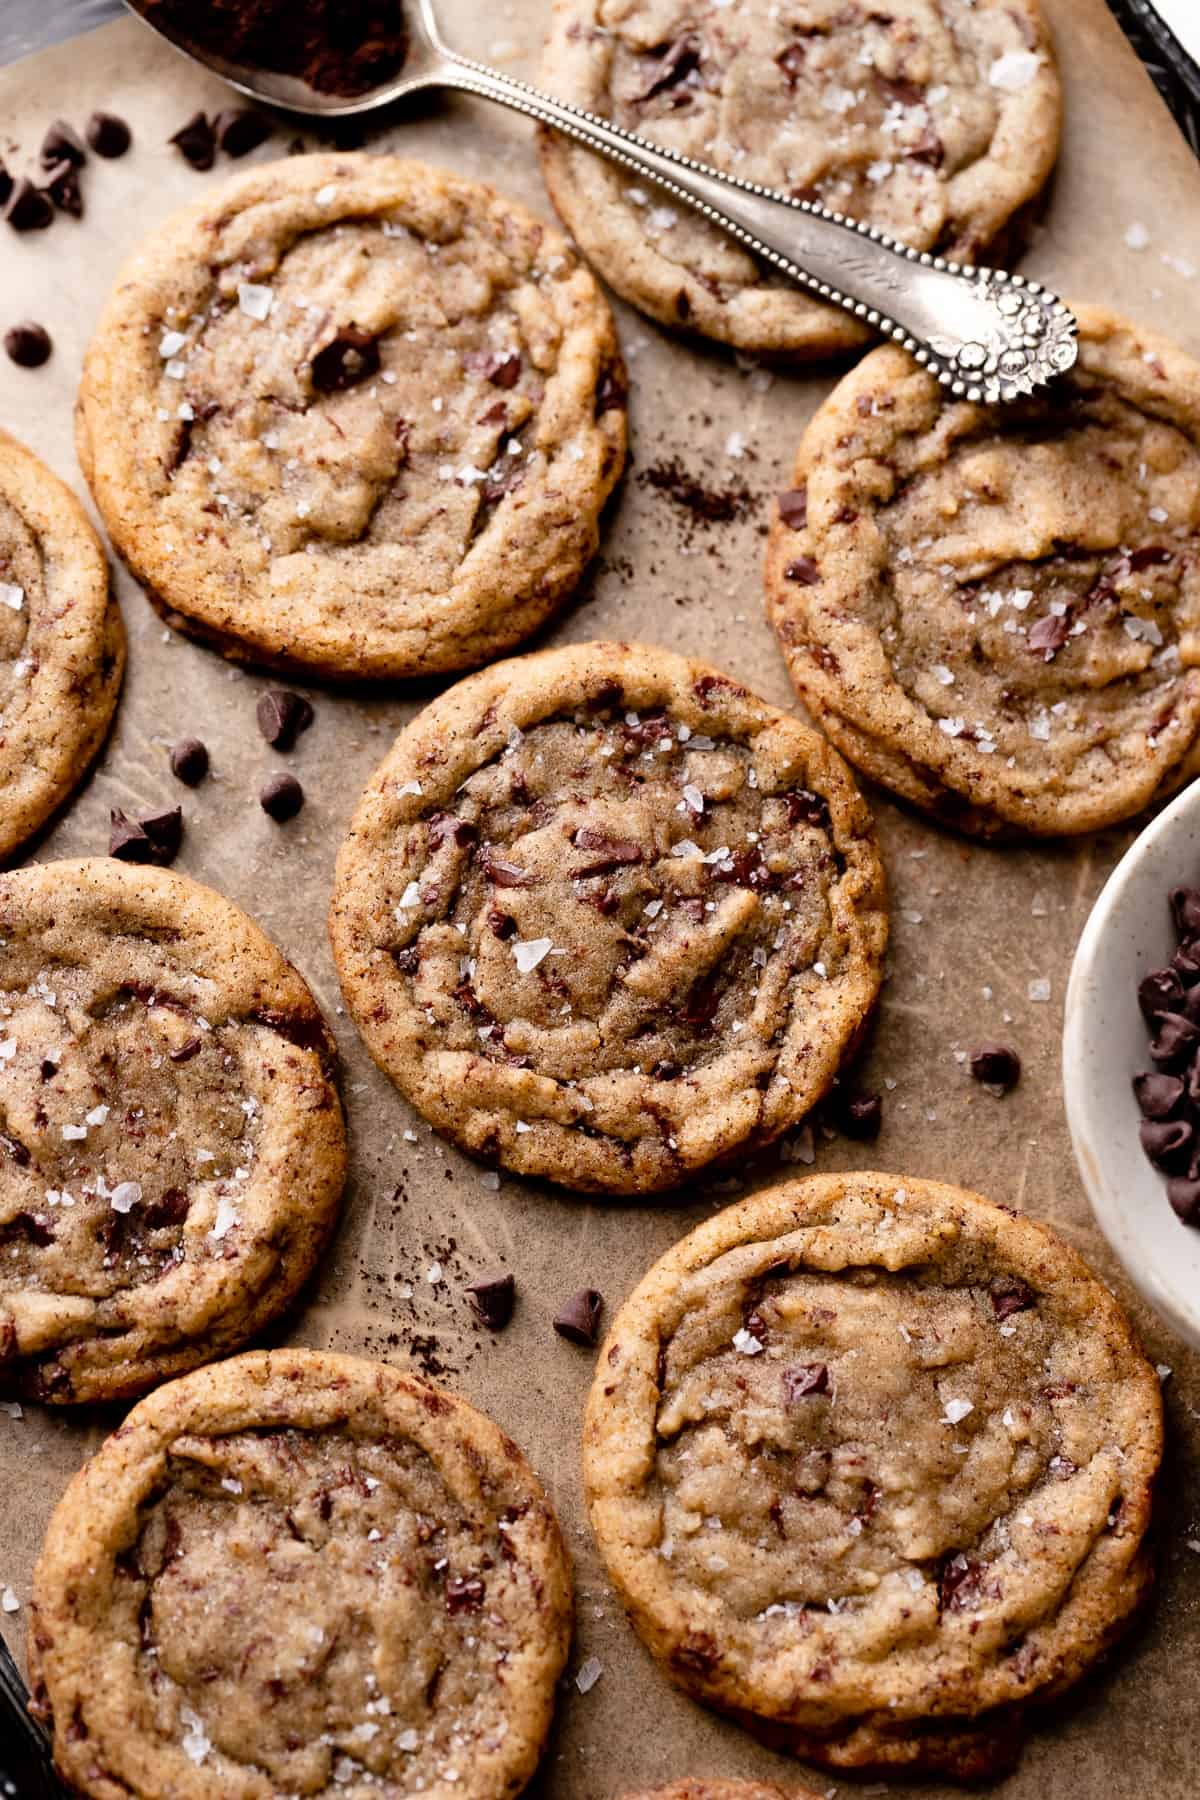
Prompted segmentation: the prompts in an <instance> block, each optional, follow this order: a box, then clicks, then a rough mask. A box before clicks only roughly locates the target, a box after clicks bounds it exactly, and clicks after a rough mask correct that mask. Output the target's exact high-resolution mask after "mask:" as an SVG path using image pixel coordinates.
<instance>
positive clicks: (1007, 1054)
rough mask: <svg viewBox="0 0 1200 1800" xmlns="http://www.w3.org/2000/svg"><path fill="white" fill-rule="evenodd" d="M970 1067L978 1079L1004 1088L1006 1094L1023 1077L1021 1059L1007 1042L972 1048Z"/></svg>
mask: <svg viewBox="0 0 1200 1800" xmlns="http://www.w3.org/2000/svg"><path fill="white" fill-rule="evenodd" d="M968 1067H969V1068H970V1071H971V1073H972V1075H973V1076H974V1077H975V1079H976V1081H985V1082H987V1084H988V1085H989V1087H998V1088H1003V1089H1004V1092H1005V1093H1006V1094H1007V1093H1008V1091H1009V1089H1010V1088H1015V1087H1016V1085H1017V1083H1018V1081H1020V1079H1021V1059H1020V1057H1019V1056H1018V1055H1017V1053H1016V1051H1015V1050H1010V1049H1009V1048H1008V1046H1007V1045H1006V1044H980V1046H979V1048H978V1050H972V1052H971V1056H970V1060H969V1063H968Z"/></svg>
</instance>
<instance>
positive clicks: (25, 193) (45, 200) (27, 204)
mask: <svg viewBox="0 0 1200 1800" xmlns="http://www.w3.org/2000/svg"><path fill="white" fill-rule="evenodd" d="M4 217H5V219H6V220H7V221H8V223H9V224H10V225H11V226H12V228H13V230H14V231H42V230H44V228H45V227H46V226H47V225H49V223H50V221H51V220H52V219H53V217H54V206H53V203H52V202H51V199H50V196H49V194H44V193H43V192H42V190H41V188H36V187H34V185H33V183H32V181H30V179H29V177H28V176H27V175H22V176H21V178H20V180H19V181H15V182H14V183H13V189H12V193H11V194H10V195H9V196H8V202H7V204H6V206H5V208H4Z"/></svg>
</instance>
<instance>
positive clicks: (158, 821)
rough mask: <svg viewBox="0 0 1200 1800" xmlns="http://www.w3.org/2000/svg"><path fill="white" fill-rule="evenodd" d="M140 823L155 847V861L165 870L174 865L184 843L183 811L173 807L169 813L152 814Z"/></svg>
mask: <svg viewBox="0 0 1200 1800" xmlns="http://www.w3.org/2000/svg"><path fill="white" fill-rule="evenodd" d="M138 822H139V824H140V825H141V828H142V830H143V831H144V832H145V834H146V836H147V837H148V838H149V839H150V842H151V843H152V844H153V846H154V857H153V860H154V861H155V862H156V863H158V864H160V866H161V867H163V868H166V866H167V864H168V863H173V862H174V861H175V858H176V857H177V856H178V855H179V846H180V845H181V844H182V843H183V811H182V809H181V808H180V807H178V806H172V807H171V808H170V809H169V811H167V812H161V813H151V815H150V816H149V818H144V819H141V820H139V821H138Z"/></svg>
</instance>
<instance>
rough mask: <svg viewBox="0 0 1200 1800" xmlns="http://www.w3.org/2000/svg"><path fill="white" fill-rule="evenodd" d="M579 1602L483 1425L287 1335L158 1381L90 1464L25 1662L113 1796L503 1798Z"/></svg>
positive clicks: (520, 1765) (541, 1717) (502, 1450)
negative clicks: (287, 1342)
mask: <svg viewBox="0 0 1200 1800" xmlns="http://www.w3.org/2000/svg"><path fill="white" fill-rule="evenodd" d="M570 1622H571V1587H570V1574H569V1570H568V1566H567V1562H566V1555H565V1552H564V1550H563V1546H562V1541H561V1538H560V1535H559V1530H558V1525H557V1523H556V1521H555V1518H554V1514H553V1512H552V1511H551V1508H550V1505H549V1503H548V1501H547V1500H546V1497H545V1495H544V1494H543V1492H542V1490H541V1488H540V1486H539V1485H538V1482H537V1480H536V1478H535V1477H534V1475H533V1474H532V1472H531V1470H530V1469H529V1466H528V1464H527V1463H526V1461H525V1459H524V1457H523V1456H522V1455H521V1452H520V1451H519V1450H518V1449H517V1447H516V1445H515V1444H513V1443H512V1442H511V1440H510V1439H508V1438H507V1437H505V1436H504V1434H503V1433H502V1432H501V1431H499V1430H498V1429H497V1428H496V1426H495V1425H493V1424H492V1423H491V1421H490V1420H489V1419H487V1418H485V1417H484V1416H483V1415H482V1414H480V1413H478V1412H476V1411H475V1410H474V1408H473V1407H471V1406H468V1405H467V1404H466V1402H465V1401H462V1400H459V1399H457V1398H455V1397H454V1396H452V1395H450V1394H446V1393H442V1392H441V1391H440V1390H438V1389H435V1388H431V1387H427V1386H426V1385H425V1384H424V1383H423V1382H420V1381H416V1380H414V1379H412V1378H411V1377H409V1376H406V1375H402V1374H400V1373H399V1372H397V1371H396V1370H393V1369H389V1368H386V1367H384V1366H381V1365H380V1364H378V1363H371V1362H365V1361H362V1360H360V1359H358V1358H354V1357H347V1356H335V1355H330V1354H325V1353H319V1352H315V1351H305V1350H273V1351H265V1352H258V1353H255V1354H251V1355H248V1356H241V1357H237V1358H235V1359H234V1360H232V1361H231V1362H226V1363H218V1364H215V1365H214V1366H213V1367H211V1368H207V1369H202V1370H199V1371H197V1372H196V1373H194V1374H192V1375H189V1376H185V1377H184V1378H183V1379H181V1380H179V1381H176V1382H172V1383H170V1384H169V1385H167V1386H166V1387H163V1388H160V1389H158V1391H157V1392H156V1393H154V1394H153V1395H151V1396H150V1397H149V1398H148V1399H147V1400H144V1401H142V1403H141V1404H140V1405H139V1406H137V1407H136V1408H135V1409H134V1411H133V1412H132V1413H131V1414H130V1415H129V1417H128V1419H127V1420H126V1421H125V1424H124V1425H123V1426H122V1427H121V1429H120V1430H119V1431H118V1432H116V1433H115V1435H114V1436H112V1437H110V1438H109V1439H108V1441H107V1443H106V1444H104V1445H103V1446H102V1448H101V1449H100V1451H99V1453H98V1454H97V1455H96V1456H95V1457H93V1458H92V1460H91V1462H90V1463H88V1464H87V1465H86V1466H85V1467H84V1468H83V1469H82V1470H81V1471H80V1473H79V1474H78V1475H77V1476H76V1477H75V1478H74V1480H73V1481H72V1483H71V1485H70V1486H69V1487H68V1489H67V1491H66V1493H65V1494H64V1496H63V1498H62V1500H61V1501H60V1502H59V1505H58V1508H57V1510H56V1512H55V1514H54V1516H53V1518H52V1519H51V1522H50V1527H49V1530H48V1532H47V1536H46V1542H45V1545H44V1547H43V1550H42V1554H41V1558H40V1560H39V1563H38V1566H37V1570H36V1572H35V1576H34V1600H33V1608H32V1617H31V1625H30V1643H31V1658H30V1660H31V1672H32V1674H33V1676H34V1682H35V1689H36V1692H37V1697H38V1700H39V1703H40V1707H41V1710H42V1713H43V1716H48V1717H52V1719H53V1723H54V1727H55V1750H56V1757H57V1761H58V1766H59V1768H60V1770H61V1771H62V1772H63V1774H64V1775H66V1776H67V1777H68V1779H69V1780H70V1781H71V1782H72V1783H73V1784H74V1785H75V1786H76V1787H77V1788H78V1789H79V1791H80V1792H81V1793H84V1794H87V1795H91V1796H95V1797H96V1800H117V1797H118V1796H122V1797H123V1796H128V1795H130V1794H132V1795H136V1796H139V1797H142V1800H157V1796H160V1795H163V1794H168V1793H169V1794H171V1795H173V1796H177V1800H284V1797H285V1796H287V1797H292V1800H294V1797H295V1796H299V1795H304V1796H307V1797H309V1800H315V1797H317V1796H328V1797H332V1796H334V1795H337V1796H339V1797H344V1800H371V1797H372V1796H375V1795H379V1794H386V1795H392V1796H408V1795H417V1794H420V1795H422V1796H425V1797H426V1800H508V1797H509V1796H512V1795H515V1794H517V1793H518V1792H519V1791H520V1790H521V1788H522V1787H523V1786H524V1785H525V1783H526V1781H527V1780H528V1779H529V1776H530V1775H531V1774H532V1772H533V1768H534V1764H535V1763H536V1761H537V1757H538V1754H539V1752H540V1749H541V1746H542V1741H543V1739H544V1737H545V1734H546V1730H547V1727H548V1725H549V1722H550V1713H551V1709H552V1706H553V1699H554V1687H555V1682H556V1680H557V1678H558V1676H559V1673H560V1672H561V1669H562V1666H563V1662H564V1660H565V1657H566V1651H567V1645H568V1641H569V1636H570Z"/></svg>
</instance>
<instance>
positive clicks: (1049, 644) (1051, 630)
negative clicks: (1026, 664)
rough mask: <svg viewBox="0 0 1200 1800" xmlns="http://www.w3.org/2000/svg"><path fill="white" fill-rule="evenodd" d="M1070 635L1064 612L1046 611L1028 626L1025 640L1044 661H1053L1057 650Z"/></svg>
mask: <svg viewBox="0 0 1200 1800" xmlns="http://www.w3.org/2000/svg"><path fill="white" fill-rule="evenodd" d="M1069 635H1070V627H1069V625H1068V624H1067V619H1066V614H1065V613H1047V614H1046V615H1045V617H1044V618H1041V619H1038V620H1036V621H1035V623H1034V624H1033V625H1031V626H1030V628H1029V636H1028V639H1027V640H1026V641H1027V643H1028V645H1029V648H1030V649H1031V650H1034V651H1036V652H1037V653H1038V654H1039V655H1040V656H1042V657H1043V658H1044V660H1045V661H1046V662H1053V661H1054V658H1055V657H1056V656H1057V655H1058V652H1059V651H1060V650H1061V649H1062V647H1063V645H1064V644H1065V643H1066V641H1067V638H1068V636H1069Z"/></svg>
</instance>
